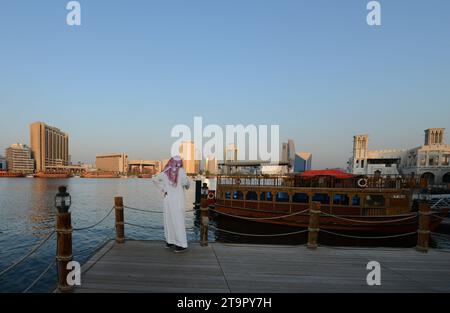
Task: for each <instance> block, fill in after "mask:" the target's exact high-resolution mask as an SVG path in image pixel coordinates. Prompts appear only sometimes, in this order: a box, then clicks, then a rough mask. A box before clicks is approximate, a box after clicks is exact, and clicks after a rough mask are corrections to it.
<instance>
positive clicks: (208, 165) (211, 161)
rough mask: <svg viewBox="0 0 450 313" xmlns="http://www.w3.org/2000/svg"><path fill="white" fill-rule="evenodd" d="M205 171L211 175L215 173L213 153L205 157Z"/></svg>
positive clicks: (215, 161)
mask: <svg viewBox="0 0 450 313" xmlns="http://www.w3.org/2000/svg"><path fill="white" fill-rule="evenodd" d="M205 171H207V172H208V173H209V174H211V175H215V174H217V160H216V158H215V157H214V156H213V155H210V156H209V157H208V158H207V159H206V165H205Z"/></svg>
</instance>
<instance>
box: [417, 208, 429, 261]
mask: <svg viewBox="0 0 450 313" xmlns="http://www.w3.org/2000/svg"><path fill="white" fill-rule="evenodd" d="M430 215H431V208H430V205H429V204H428V202H427V201H426V200H420V202H419V229H418V230H417V246H416V249H417V251H420V252H424V253H426V252H428V244H429V241H430Z"/></svg>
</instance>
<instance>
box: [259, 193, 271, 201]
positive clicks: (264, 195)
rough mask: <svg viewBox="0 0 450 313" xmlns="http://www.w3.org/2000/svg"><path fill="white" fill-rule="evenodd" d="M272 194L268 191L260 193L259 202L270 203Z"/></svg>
mask: <svg viewBox="0 0 450 313" xmlns="http://www.w3.org/2000/svg"><path fill="white" fill-rule="evenodd" d="M272 199H273V197H272V193H271V192H270V191H268V192H261V199H260V200H261V201H272Z"/></svg>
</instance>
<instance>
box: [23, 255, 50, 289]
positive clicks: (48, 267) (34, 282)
mask: <svg viewBox="0 0 450 313" xmlns="http://www.w3.org/2000/svg"><path fill="white" fill-rule="evenodd" d="M55 261H56V260H52V261H51V262H50V263H49V264H48V266H47V268H46V269H45V270H44V271H43V272H42V273H41V274H40V275H39V276H38V277H37V278H36V279H35V280H34V281H33V282H32V283H31V285H29V286H28V287H27V289H25V290H24V291H22V293H27V292H28V291H29V290H30V289H31V288H33V287H34V286H35V285H36V284H37V283H38V282H39V281H40V280H41V278H42V277H43V276H44V275H45V274H47V272H48V271H49V270H50V269H51V268H52V266H53V264H55Z"/></svg>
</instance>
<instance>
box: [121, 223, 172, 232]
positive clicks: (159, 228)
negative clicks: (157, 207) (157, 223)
mask: <svg viewBox="0 0 450 313" xmlns="http://www.w3.org/2000/svg"><path fill="white" fill-rule="evenodd" d="M124 224H125V225H130V226H134V227H139V228H148V229H156V230H164V228H162V227H153V226H147V225H139V224H133V223H129V222H124Z"/></svg>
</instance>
